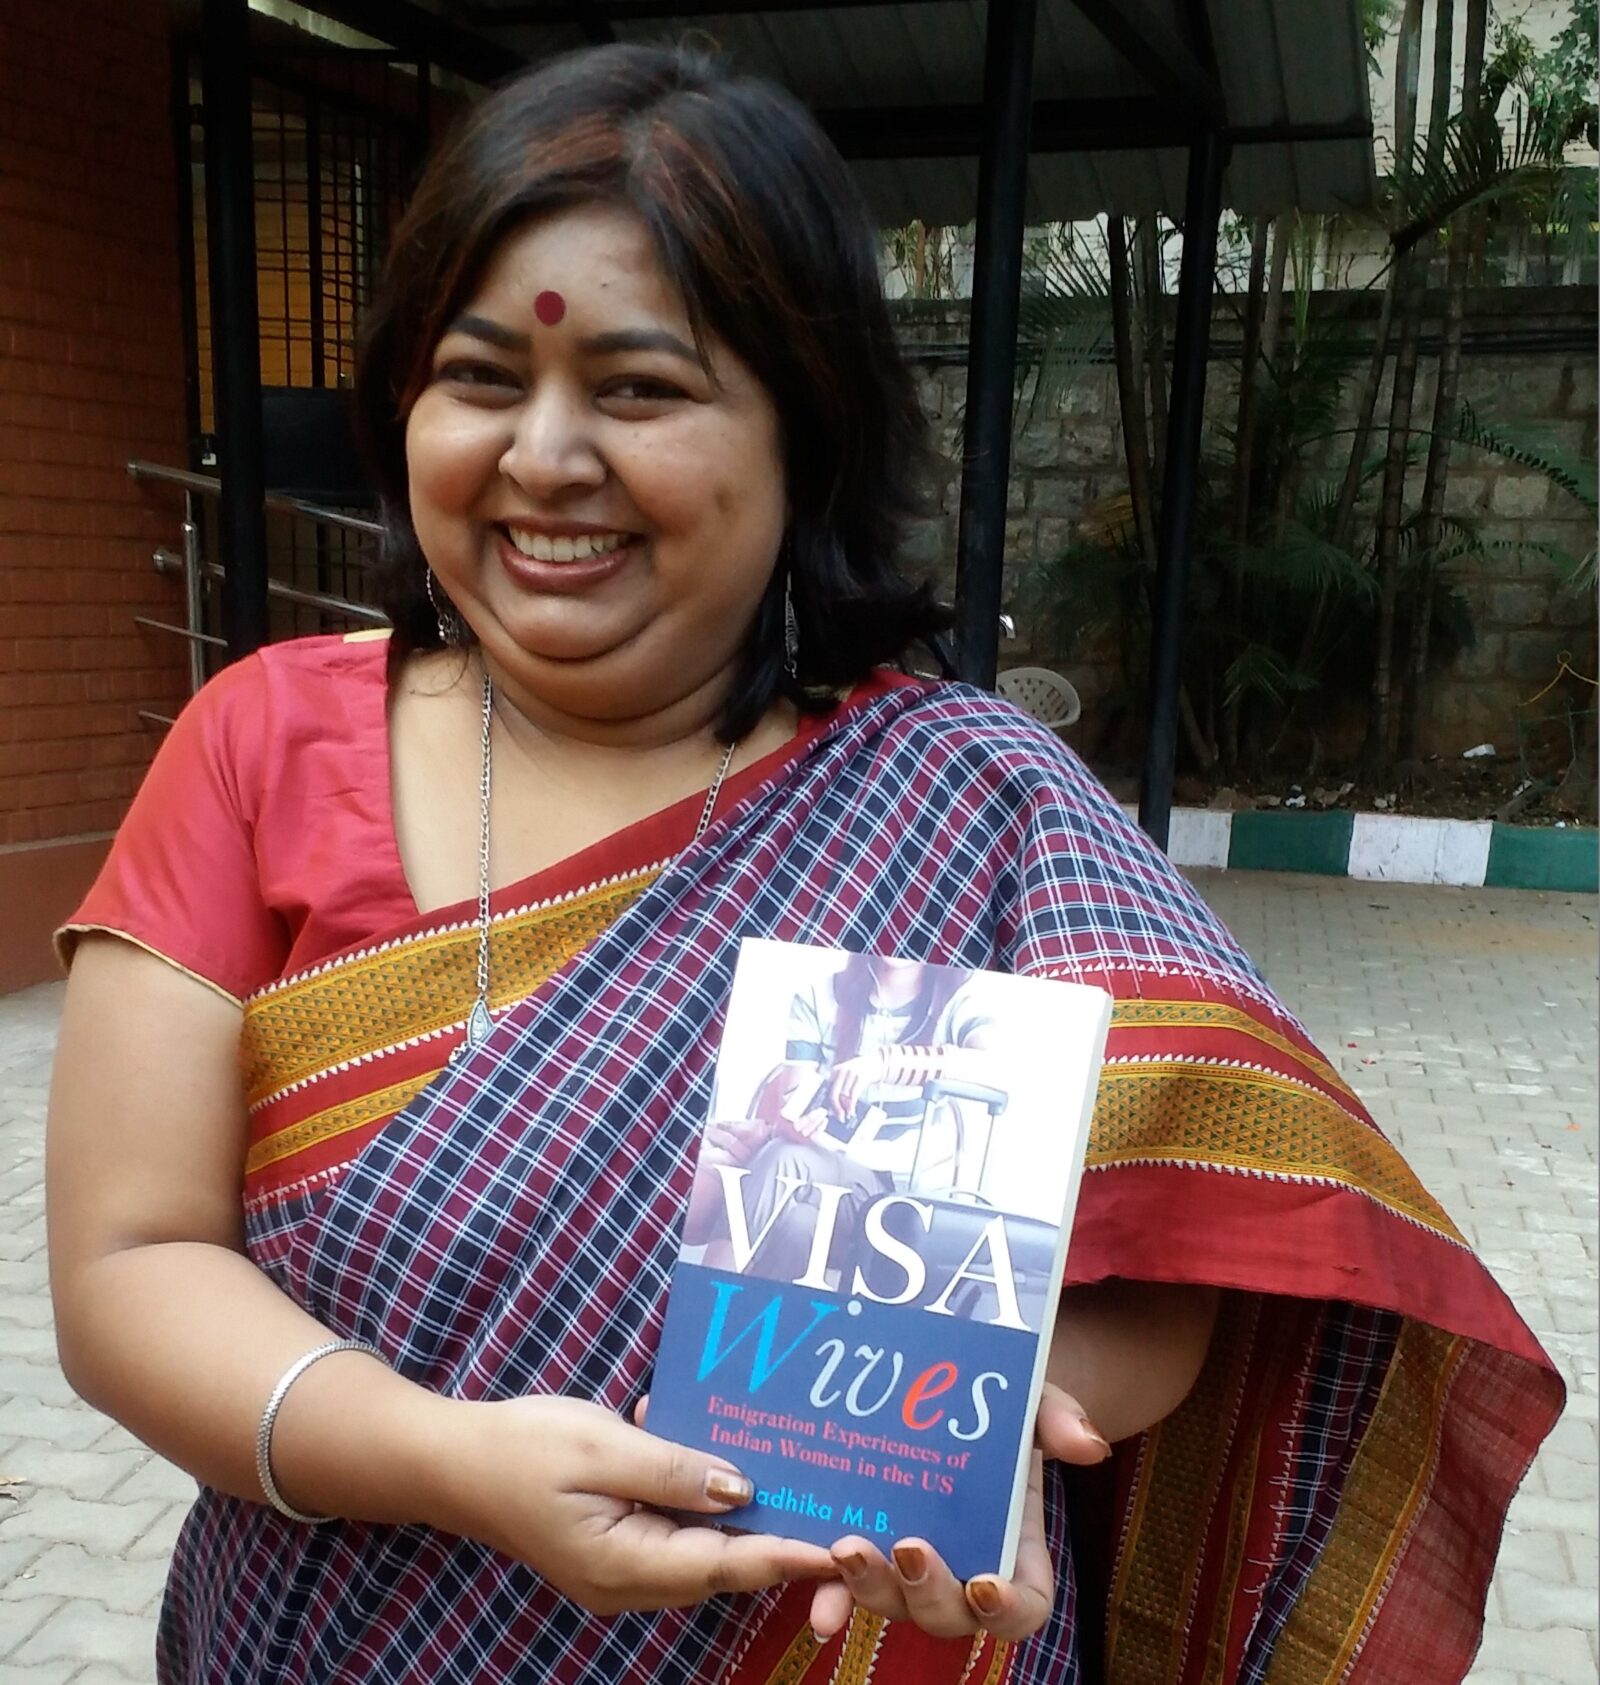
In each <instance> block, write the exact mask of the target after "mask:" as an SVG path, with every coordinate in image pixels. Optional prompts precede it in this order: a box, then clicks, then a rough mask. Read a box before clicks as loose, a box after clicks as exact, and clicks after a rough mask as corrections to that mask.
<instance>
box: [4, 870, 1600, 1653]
mask: <svg viewBox="0 0 1600 1685" xmlns="http://www.w3.org/2000/svg"><path fill="white" fill-rule="evenodd" d="M1196 876H1197V880H1198V881H1199V882H1200V884H1201V887H1202V889H1203V891H1204V893H1205V894H1206V896H1207V897H1208V898H1209V899H1210V900H1211V902H1212V903H1213V905H1214V906H1215V907H1216V908H1217V909H1218V911H1219V912H1220V913H1221V914H1222V916H1223V918H1224V919H1225V920H1227V922H1228V923H1229V924H1230V925H1231V926H1232V927H1233V929H1234V930H1235V931H1236V932H1237V933H1238V935H1239V937H1240V939H1241V940H1242V941H1243V942H1244V944H1245V945H1246V947H1248V948H1249V949H1250V951H1251V952H1252V953H1253V954H1254V955H1255V956H1256V958H1257V960H1258V961H1259V962H1260V963H1261V965H1262V967H1263V969H1264V970H1265V971H1266V974H1267V976H1268V977H1269V978H1270V979H1271V980H1272V982H1273V983H1274V984H1275V985H1276V987H1277V988H1278V989H1279V990H1280V991H1281V992H1282V994H1283V995H1284V996H1285V997H1286V998H1287V999H1288V1001H1289V1002H1290V1004H1291V1005H1292V1006H1293V1007H1294V1008H1295V1009H1296V1010H1297V1011H1298V1012H1299V1013H1300V1014H1301V1016H1302V1017H1303V1018H1304V1019H1305V1020H1306V1022H1307V1023H1308V1025H1309V1027H1310V1029H1311V1031H1312V1033H1313V1034H1314V1035H1315V1036H1316V1037H1317V1039H1318V1040H1319V1041H1320V1042H1321V1043H1322V1045H1323V1047H1324V1048H1325V1049H1326V1050H1327V1051H1328V1052H1329V1054H1330V1055H1331V1056H1333V1057H1334V1058H1335V1059H1336V1060H1337V1062H1338V1063H1339V1064H1340V1066H1341V1067H1342V1069H1343V1071H1344V1073H1345V1075H1346V1077H1347V1078H1348V1079H1349V1080H1350V1081H1351V1082H1352V1083H1353V1085H1354V1086H1355V1087H1356V1088H1357V1089H1358V1090H1359V1091H1360V1093H1361V1094H1362V1096H1363V1098H1364V1099H1365V1100H1366V1101H1367V1103H1368V1104H1369V1105H1370V1106H1371V1108H1372V1110H1373V1112H1374V1114H1375V1115H1376V1117H1377V1118H1378V1121H1379V1122H1380V1123H1381V1124H1382V1125H1383V1126H1384V1127H1385V1128H1386V1129H1387V1130H1389V1131H1390V1132H1391V1133H1392V1134H1393V1135H1394V1136H1395V1137H1396V1138H1397V1139H1398V1140H1399V1142H1400V1143H1401V1145H1402V1146H1403V1147H1404V1148H1405V1149H1406V1151H1407V1153H1408V1155H1409V1157H1410V1159H1411V1162H1412V1163H1413V1165H1414V1166H1415V1167H1416V1169H1417V1171H1418V1172H1419V1174H1420V1175H1421V1176H1422V1178H1423V1180H1424V1181H1425V1182H1427V1183H1428V1185H1429V1186H1430V1187H1431V1188H1432V1189H1433V1191H1434V1192H1435V1193H1436V1194H1437V1195H1438V1196H1439V1198H1440V1199H1442V1201H1443V1202H1444V1204H1445V1205H1446V1206H1447V1207H1448V1208H1449V1210H1450V1212H1451V1215H1452V1216H1454V1217H1455V1218H1456V1220H1457V1221H1458V1222H1459V1223H1460V1224H1461V1226H1462V1227H1463V1228H1464V1229H1465V1230H1466V1232H1467V1234H1468V1235H1469V1236H1470V1237H1471V1238H1472V1240H1473V1241H1474V1242H1475V1243H1476V1244H1477V1246H1478V1247H1479V1249H1480V1251H1481V1252H1482V1254H1483V1256H1484V1258H1485V1259H1486V1260H1487V1262H1488V1263H1489V1265H1490V1266H1491V1267H1492V1268H1493V1269H1494V1271H1495V1272H1496V1274H1497V1275H1498V1276H1499V1277H1500V1280H1501V1281H1502V1283H1503V1284H1504V1285H1505V1287H1506V1289H1507V1290H1508V1291H1509V1293H1510V1294H1511V1296H1512V1298H1513V1299H1514V1300H1515V1301H1516V1302H1517V1304H1518V1305H1519V1306H1520V1308H1521V1309H1522V1311H1523V1314H1524V1315H1525V1316H1527V1318H1528V1319H1529V1321H1530V1322H1531V1323H1532V1325H1533V1327H1534V1328H1535V1329H1536V1330H1537V1332H1538V1333H1539V1334H1540V1336H1541V1337H1542V1338H1543V1339H1544V1341H1545V1343H1546V1346H1547V1348H1548V1349H1549V1351H1550V1353H1551V1355H1552V1356H1553V1357H1554V1358H1555V1360H1556V1362H1557V1363H1558V1364H1559V1365H1560V1367H1561V1369H1562V1372H1563V1373H1564V1374H1565V1375H1566V1377H1567V1380H1568V1383H1569V1385H1570V1386H1571V1388H1572V1402H1571V1405H1570V1407H1569V1409H1568V1412H1567V1415H1566V1417H1565V1419H1564V1420H1563V1421H1562V1422H1561V1424H1560V1425H1559V1426H1558V1427H1557V1429H1556V1431H1555V1434H1554V1436H1553V1437H1552V1438H1551V1440H1550V1441H1549V1443H1548V1445H1547V1447H1546V1449H1545V1450H1544V1452H1543V1453H1542V1454H1541V1456H1540V1457H1539V1459H1538V1461H1537V1463H1536V1464H1535V1465H1534V1468H1533V1472H1532V1474H1531V1475H1530V1477H1529V1479H1528V1481H1527V1484H1526V1485H1525V1486H1524V1488H1523V1490H1522V1492H1521V1493H1520V1494H1519V1496H1518V1498H1517V1500H1516V1503H1515V1505H1514V1506H1513V1508H1512V1511H1511V1519H1510V1525H1509V1530H1508V1532H1507V1535H1506V1541H1505V1547H1504V1549H1503V1551H1502V1553H1501V1557H1500V1569H1499V1573H1498V1575H1497V1578H1496V1581H1495V1587H1494V1597H1493V1603H1492V1606H1491V1609H1490V1625H1489V1630H1488V1633H1487V1635H1486V1637H1485V1640H1484V1646H1483V1651H1482V1653H1481V1655H1480V1657H1479V1661H1478V1665H1477V1667H1476V1668H1475V1669H1474V1671H1473V1673H1472V1675H1471V1680H1472V1685H1578V1682H1580V1681H1581V1682H1584V1685H1592V1682H1593V1681H1594V1680H1595V1678H1596V1666H1597V1654H1600V1652H1597V1630H1600V1620H1597V1616H1596V1601H1597V1593H1596V1589H1595V1588H1596V1572H1595V1569H1596V1557H1597V1545H1596V1533H1597V1526H1596V1523H1597V1509H1596V1493H1597V1487H1596V1472H1597V1466H1600V1458H1597V1454H1596V1418H1597V1414H1600V1409H1597V1406H1600V1398H1597V1390H1596V1355H1597V1353H1596V1281H1597V1268H1596V1264H1597V1256H1596V1253H1597V1243H1596V1181H1595V1178H1596V1168H1595V1135H1596V1099H1597V1095H1596V1069H1595V1065H1596V1061H1595V1020H1596V987H1595V975H1594V960H1595V950H1596V913H1597V903H1596V901H1595V899H1594V898H1593V897H1587V896H1560V895H1541V894H1535V893H1531V892H1526V891H1518V890H1460V889H1441V888H1432V887H1422V886H1414V885H1377V884H1368V883H1361V882H1357V881H1354V880H1351V879H1317V878H1306V877H1280V876H1275V875H1270V874H1266V873H1236V874H1233V875H1224V874H1218V873H1204V874H1196ZM60 993H61V992H60V989H59V988H57V987H51V988H43V989H34V990H30V991H27V992H25V993H23V994H20V995H13V996H10V997H8V998H6V999H0V1685H68V1682H70V1685H128V1682H130V1681H135V1682H143V1681H149V1680H150V1679H151V1677H152V1664H151V1660H150V1656H151V1634H152V1629H153V1625H154V1618H155V1609H156V1604H157V1600H158V1597H159V1593H160V1584H161V1577H162V1572H163V1563H164V1560H165V1558H166V1555H167V1553H168V1552H169V1550H170V1549H171V1545H172V1540H173V1536H174V1535H175V1533H176V1531H177V1528H178V1524H179V1521H180V1520H181V1518H182V1515H183V1511H184V1507H185V1502H186V1498H187V1495H188V1494H190V1493H192V1491H193V1484H192V1482H190V1481H189V1480H187V1478H186V1477H185V1476H183V1475H182V1474H180V1473H178V1471H177V1470H175V1469H174V1468H172V1467H171V1466H170V1465H168V1464H166V1463H164V1462H162V1461H161V1460H160V1459H159V1458H157V1457H155V1456H152V1455H151V1453H149V1452H148V1451H146V1450H145V1449H144V1448H143V1447H142V1446H140V1445H139V1444H138V1443H137V1442H136V1441H135V1440H133V1439H132V1438H130V1437H129V1436H128V1435H127V1434H126V1433H124V1432H123V1431H122V1429H120V1428H118V1427H116V1426H114V1425H113V1424H112V1423H110V1422H109V1421H107V1420H106V1418H105V1417H103V1416H100V1415H97V1414H96V1413H95V1412H94V1411H92V1410H90V1409H89V1408H88V1407H87V1406H85V1405H83V1404H80V1403H78V1402H77V1401H76V1400H75V1399H74V1398H73V1397H72V1395H71V1394H70V1393H69V1392H68V1390H67V1386H66V1383H65V1382H64V1381H63V1380H62V1379H61V1377H60V1374H59V1372H58V1371H57V1369H56V1367H55V1358H54V1344H53V1340H52V1336H51V1332H50V1306H49V1300H48V1297H47V1293H46V1287H45V1254H44V1215H43V1189H42V1187H41V1171H42V1134H43V1129H42V1120H43V1115H44V1103H45V1087H46V1081H47V1078H48V1073H49V1061H50V1051H51V1047H52V1044H53V1040H54V1034H55V1024H56V1018H57V1014H58V1012H59V1010H60ZM628 1685H632V1682H628Z"/></svg>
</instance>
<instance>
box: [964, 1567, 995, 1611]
mask: <svg viewBox="0 0 1600 1685" xmlns="http://www.w3.org/2000/svg"><path fill="white" fill-rule="evenodd" d="M967 1601H968V1602H969V1603H970V1604H971V1605H972V1607H973V1608H974V1609H976V1610H977V1611H978V1613H979V1614H980V1615H998V1614H999V1613H1000V1605H1001V1601H1002V1599H1001V1596H1000V1582H999V1581H998V1580H997V1579H994V1578H993V1577H992V1576H990V1575H987V1574H984V1575H981V1576H980V1577H979V1578H978V1579H976V1580H969V1581H968V1582H967Z"/></svg>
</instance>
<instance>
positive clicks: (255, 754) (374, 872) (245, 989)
mask: <svg viewBox="0 0 1600 1685" xmlns="http://www.w3.org/2000/svg"><path fill="white" fill-rule="evenodd" d="M388 657H389V641H388V634H387V633H386V632H381V631H380V632H356V633H352V634H349V635H347V636H344V637H339V636H333V637H320V638H301V639H296V640H293V641H291V642H288V643H280V644H273V645H270V646H269V647H268V648H266V649H263V650H260V651H258V652H257V653H256V654H254V655H252V656H249V657H248V658H247V659H245V660H243V661H239V662H236V663H235V664H234V665H233V666H231V667H228V668H225V669H224V670H223V671H222V672H221V673H219V674H218V675H217V676H216V678H214V679H212V680H211V682H210V683H209V684H207V685H206V687H205V688H204V689H203V690H202V691H201V692H200V693H199V694H198V695H197V696H196V697H195V698H194V699H193V701H192V702H190V703H189V705H188V706H187V707H185V709H184V710H183V712H182V713H181V714H180V715H179V717H178V721H177V723H176V724H175V725H174V726H173V728H172V730H171V732H170V733H169V734H168V736H167V740H166V742H165V743H163V744H162V746H161V749H160V751H159V752H158V754H157V755H156V758H155V760H154V762H153V763H152V764H151V767H150V771H149V773H148V774H147V775H146V777H145V780H144V783H143V784H142V785H141V787H140V789H139V793H138V795H137V796H136V797H135V798H134V801H133V805H132V807H131V808H130V809H129V811H128V816H127V818H126V819H125V820H124V821H123V824H122V827H121V829H120V830H119V831H118V832H117V835H116V840H115V841H114V842H113V843H112V846H111V851H110V853H109V855H108V856H107V858H106V862H105V865H104V866H103V867H102V868H101V871H100V875H99V876H98V877H97V878H96V880H95V882H94V885H93V887H92V888H91V889H90V891H89V893H88V895H87V896H86V897H85V898H84V900H83V903H82V905H81V906H80V907H79V908H78V910H77V911H76V912H75V913H74V914H73V915H72V918H71V919H70V920H69V921H68V922H67V923H66V924H65V925H64V926H63V927H62V929H61V930H60V931H58V932H57V935H56V943H57V948H58V951H59V952H60V954H61V957H62V960H63V963H68V964H70V962H71V957H72V950H73V947H74V946H75V942H76V938H77V937H78V936H79V935H80V934H82V933H83V932H85V931H90V930H105V931H111V932H114V933H115V934H117V935H120V936H123V937H126V938H128V939H129V940H130V941H133V942H135V943H137V944H138V945H139V946H141V947H144V948H148V949H149V950H150V951H151V952H153V953H155V954H157V955H159V956H160V957H161V958H163V959H166V960H169V961H171V962H172V963H173V964H174V965H177V966H179V967H180V968H181V969H182V970H184V971H186V972H189V973H190V974H191V975H193V976H195V977H197V978H199V979H201V980H202V981H204V982H206V983H209V984H211V985H212V986H213V987H214V988H216V989H218V990H220V991H221V992H222V993H224V994H226V995H228V996H230V997H231V998H233V999H235V1000H241V1001H242V1000H243V999H244V998H245V997H246V996H248V995H251V994H253V993H255V991H256V990H258V989H261V988H264V987H265V986H266V985H267V984H269V983H272V982H275V981H276V980H277V979H278V978H280V977H285V976H290V975H293V974H295V973H297V972H299V971H303V970H305V969H306V968H307V967H308V966H312V965H315V964H317V963H318V962H319V961H321V960H324V959H327V958H329V957H331V956H332V955H334V954H338V953H342V952H344V951H346V950H347V949H350V948H353V947H357V946H359V945H361V944H362V943H366V942H371V941H373V940H374V939H375V938H378V937H381V936H384V935H386V934H388V933H389V932H391V931H394V930H398V929H400V928H402V927H405V926H408V925H414V924H415V923H416V921H417V919H418V917H419V916H420V915H419V910H418V908H417V904H416V901H415V900H414V898H413V897H412V894H411V889H410V886H409V885H408V884H407V882H406V876H405V871H404V868H403V867H402V865H401V863H400V850H399V846H398V844H397V842H396V840H395V831H394V806H393V801H392V797H391V784H390V763H389V721H388V691H389V675H388V667H389V661H388ZM895 682H897V676H896V675H890V674H884V675H882V676H881V678H876V679H874V681H872V682H871V683H869V684H868V685H867V686H866V687H864V692H865V693H866V694H871V693H875V692H877V691H878V690H879V689H880V688H881V687H882V685H884V684H892V683H895ZM899 682H903V681H899ZM856 694H857V696H860V695H862V694H863V690H858V691H857V693H856ZM821 724H822V719H821V718H819V717H817V716H809V717H806V718H804V719H803V720H802V723H801V728H800V730H799V732H798V733H797V734H796V736H795V737H794V738H793V739H791V740H790V742H789V743H788V744H785V745H784V746H783V747H782V748H780V749H778V750H776V751H775V752H774V753H773V754H771V755H768V756H766V757H764V758H763V759H762V760H759V761H757V762H756V763H755V764H754V765H752V766H749V767H746V768H745V769H743V770H742V771H741V772H739V773H737V774H735V775H734V776H733V777H731V778H730V779H729V780H728V783H727V788H726V792H725V799H726V797H729V796H732V797H737V796H738V795H741V794H744V793H745V792H747V791H748V790H750V789H753V788H754V787H755V785H756V784H757V783H759V782H760V781H761V780H762V779H764V778H765V777H766V776H767V775H768V774H769V773H771V772H772V771H774V770H775V769H776V768H777V766H778V765H780V764H781V763H782V762H783V761H784V760H785V759H787V758H788V757H789V756H791V755H793V754H794V753H795V752H796V751H797V750H798V749H799V748H800V747H801V745H803V744H804V743H805V742H806V741H807V740H808V739H809V738H810V737H811V736H812V735H814V733H815V732H816V731H817V729H818V728H819V727H820V725H821ZM703 800H704V798H703V796H700V795H695V796H691V797H687V798H685V800H684V801H682V802H679V803H676V804H674V805H673V806H672V807H670V808H667V809H664V810H663V811H662V812H661V813H659V814H655V815H652V816H651V817H650V818H648V819H645V820H643V821H641V822H640V823H639V824H638V825H637V826H630V827H628V828H627V830H626V831H624V832H622V833H619V834H618V836H617V837H616V838H611V839H607V841H606V842H605V843H602V844H600V845H597V846H598V849H599V850H601V851H604V852H607V853H609V852H611V851H612V849H614V847H615V846H616V845H617V844H619V843H621V844H625V845H628V858H627V863H629V864H645V863H648V862H649V861H650V860H652V859H659V858H662V857H663V856H664V855H666V854H670V853H672V852H675V851H676V850H677V849H679V848H682V847H683V846H684V845H685V843H687V842H688V840H689V837H690V836H691V835H692V834H693V827H694V822H695V821H696V820H697V819H698V817H699V812H700V807H701V805H702V803H703ZM680 831H681V832H683V835H681V836H680V835H679V834H678V833H679V832H680ZM633 844H637V845H638V848H637V849H635V848H634V847H633V846H631V845H633ZM595 853H596V851H595V850H584V851H583V853H582V854H581V855H578V856H575V857H574V858H573V860H572V861H571V862H570V865H571V866H572V867H573V868H576V869H583V868H588V869H590V870H591V871H592V870H593V868H594V865H595V861H594V859H593V856H594V854H595ZM568 864H569V863H566V862H564V863H562V865H561V866H559V867H557V868H553V870H555V871H557V872H559V873H561V874H562V875H563V876H565V875H566V868H567V865H568ZM609 869H615V868H614V867H612V868H609ZM540 875H541V876H543V874H540ZM531 881H532V880H525V881H524V883H522V884H513V885H507V886H505V888H504V889H502V890H500V891H497V892H496V896H495V900H496V901H497V902H498V901H500V900H501V898H502V897H518V896H522V895H524V894H525V893H526V889H527V884H528V883H529V882H531ZM508 904H514V903H513V902H511V901H508ZM462 907H463V909H464V912H463V916H466V913H468V912H470V909H469V908H466V904H465V903H463V904H462ZM450 913H451V910H450V909H440V910H439V911H438V914H437V917H438V918H439V919H440V921H441V922H445V921H446V920H447V919H448V918H449V917H450Z"/></svg>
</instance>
